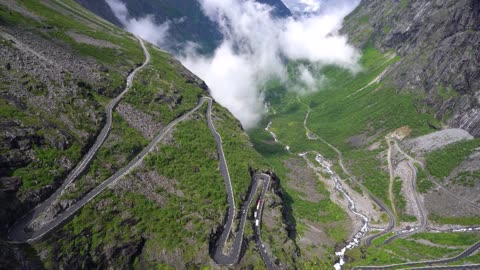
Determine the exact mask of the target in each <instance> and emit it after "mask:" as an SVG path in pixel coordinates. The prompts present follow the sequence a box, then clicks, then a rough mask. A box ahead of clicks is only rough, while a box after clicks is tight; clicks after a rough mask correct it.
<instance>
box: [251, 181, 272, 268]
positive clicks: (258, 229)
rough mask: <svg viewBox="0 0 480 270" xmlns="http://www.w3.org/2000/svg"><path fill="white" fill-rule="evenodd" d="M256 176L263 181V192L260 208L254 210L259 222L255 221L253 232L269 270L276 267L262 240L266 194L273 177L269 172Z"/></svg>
mask: <svg viewBox="0 0 480 270" xmlns="http://www.w3.org/2000/svg"><path fill="white" fill-rule="evenodd" d="M256 178H260V179H261V180H262V181H263V188H262V193H261V194H260V198H259V200H260V205H259V207H258V209H256V210H254V211H256V212H257V214H256V217H257V220H258V223H254V227H253V232H254V234H255V242H256V243H257V248H258V250H259V252H260V256H261V257H262V260H263V262H264V263H265V267H266V268H267V269H268V270H273V269H275V265H274V264H273V263H272V259H271V258H270V256H269V255H268V253H267V250H266V249H265V244H264V243H263V240H262V231H261V229H262V216H263V207H264V205H265V194H266V193H267V190H268V187H269V186H270V180H271V177H270V175H268V174H257V175H256ZM255 222H256V221H255Z"/></svg>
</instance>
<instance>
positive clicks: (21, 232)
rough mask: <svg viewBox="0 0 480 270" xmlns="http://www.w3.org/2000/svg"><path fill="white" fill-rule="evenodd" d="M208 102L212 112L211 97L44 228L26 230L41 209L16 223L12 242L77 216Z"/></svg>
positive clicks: (29, 239)
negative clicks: (176, 126) (170, 132)
mask: <svg viewBox="0 0 480 270" xmlns="http://www.w3.org/2000/svg"><path fill="white" fill-rule="evenodd" d="M206 101H207V102H208V104H209V110H211V104H212V99H211V98H209V97H204V98H201V99H200V102H199V103H198V105H197V106H196V107H195V108H194V109H192V110H191V111H189V112H188V113H186V114H185V115H183V116H181V117H179V118H177V119H175V120H174V121H173V122H171V123H170V124H168V125H167V126H166V127H165V128H164V129H163V130H162V131H161V132H160V133H159V134H158V135H157V136H156V137H155V138H154V139H153V140H152V141H151V142H150V144H148V145H147V147H145V148H144V149H143V150H142V152H140V153H139V154H138V155H137V156H136V157H135V158H134V159H133V160H131V161H130V162H129V163H128V164H127V165H126V166H125V167H123V168H122V169H120V170H119V171H117V172H116V173H115V174H114V175H112V176H111V177H110V178H108V179H107V180H105V181H104V182H103V183H101V184H100V185H98V186H97V187H96V188H94V189H93V190H92V191H90V192H89V193H87V195H85V197H83V198H82V199H81V200H79V201H78V202H76V203H75V204H74V205H72V206H70V207H69V208H68V209H67V210H65V212H63V213H62V214H60V215H58V216H57V217H55V218H54V219H53V220H51V221H50V222H49V223H47V224H45V225H44V226H43V227H41V228H40V229H38V230H37V231H30V230H28V231H27V230H25V228H26V227H27V226H28V225H29V224H30V223H31V221H32V220H34V218H35V217H36V216H34V214H35V213H37V214H40V212H39V211H38V209H40V208H37V209H35V211H34V212H30V213H29V214H27V215H26V216H24V217H23V218H21V219H20V221H18V222H17V223H15V225H14V226H13V227H12V229H11V230H10V232H9V240H10V242H14V243H24V242H33V241H35V240H38V239H40V238H41V237H42V236H44V235H45V234H47V233H49V232H50V231H52V230H53V229H55V228H56V227H57V226H59V225H60V224H62V223H63V222H64V221H65V220H67V219H68V218H69V217H71V216H72V215H73V214H75V213H76V212H77V211H78V210H80V209H81V208H82V207H83V206H84V205H85V204H87V203H88V202H90V201H91V200H93V199H94V198H95V197H96V196H98V194H100V193H101V192H102V191H103V190H105V189H106V188H107V187H108V186H109V185H110V184H111V183H113V182H115V181H116V180H119V179H121V178H122V177H124V176H125V175H127V174H128V173H129V172H131V171H132V170H133V169H134V168H135V167H137V166H138V165H139V164H140V163H141V162H142V161H143V160H144V159H145V157H146V156H147V154H148V153H150V152H151V151H152V150H153V149H154V148H155V146H156V144H157V143H158V142H160V141H161V140H162V139H163V138H164V137H165V136H166V135H167V133H168V132H169V131H170V130H171V129H172V128H173V127H174V126H175V125H177V124H178V123H179V122H181V121H183V120H185V119H187V118H188V117H189V116H190V115H191V114H193V113H194V112H195V111H197V110H198V109H199V108H200V107H201V106H202V105H203V104H204V102H206ZM47 207H48V205H45V208H42V209H46V208H47Z"/></svg>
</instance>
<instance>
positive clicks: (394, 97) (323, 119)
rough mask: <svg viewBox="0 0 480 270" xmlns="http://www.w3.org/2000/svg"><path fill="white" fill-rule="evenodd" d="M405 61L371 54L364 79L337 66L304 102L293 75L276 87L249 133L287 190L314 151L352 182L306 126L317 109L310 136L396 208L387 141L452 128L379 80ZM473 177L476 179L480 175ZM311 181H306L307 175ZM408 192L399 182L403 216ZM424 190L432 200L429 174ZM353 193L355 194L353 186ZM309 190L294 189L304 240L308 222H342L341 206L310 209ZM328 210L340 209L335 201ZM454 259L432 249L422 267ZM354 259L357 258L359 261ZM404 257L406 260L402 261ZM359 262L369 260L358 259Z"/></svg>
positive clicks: (365, 55)
mask: <svg viewBox="0 0 480 270" xmlns="http://www.w3.org/2000/svg"><path fill="white" fill-rule="evenodd" d="M399 59H400V58H399V57H398V56H395V55H394V53H393V52H391V51H387V52H385V53H381V52H380V51H378V50H376V49H374V48H373V47H371V46H367V47H366V48H365V49H364V50H363V51H362V58H361V60H360V65H361V67H362V69H361V71H359V72H357V73H352V72H350V71H348V70H345V69H342V68H338V67H332V66H327V67H324V68H322V69H320V70H316V71H315V70H312V71H314V72H317V73H318V75H324V76H325V77H326V80H325V82H324V83H323V84H322V85H321V86H320V87H319V88H318V89H316V90H315V91H314V92H311V93H307V94H304V95H300V94H297V93H295V92H293V91H290V90H289V84H290V83H291V82H294V81H295V75H294V73H293V72H292V75H291V76H292V77H291V82H289V83H286V84H280V83H278V82H276V81H272V82H270V83H269V84H268V85H267V92H266V97H267V98H266V101H267V102H268V104H269V105H270V110H269V114H268V116H267V117H265V119H264V120H263V122H262V125H261V126H260V127H258V128H257V129H253V130H251V131H249V134H250V135H251V138H252V140H253V142H254V145H255V148H256V149H257V150H258V151H259V152H260V153H261V154H262V155H263V156H264V157H265V158H266V159H267V160H269V161H270V162H271V163H272V164H273V167H274V169H275V170H276V171H277V172H278V173H279V175H281V178H282V179H284V181H285V184H284V185H285V186H288V185H289V183H295V182H298V181H299V179H298V178H295V177H294V175H292V174H289V172H290V171H291V168H289V166H288V165H286V164H287V163H288V161H289V160H291V159H293V158H294V157H295V156H296V155H297V154H299V153H302V152H306V151H318V152H320V153H321V154H322V155H324V156H325V157H327V158H329V159H331V160H333V161H334V168H335V170H336V172H337V173H338V174H340V175H343V177H344V178H346V177H345V175H344V174H343V172H342V170H341V168H340V166H338V163H337V161H336V160H337V159H338V156H337V153H335V152H334V151H333V150H332V149H331V148H330V147H328V146H327V145H326V144H324V143H323V142H322V141H321V140H308V139H307V136H306V130H305V128H304V120H305V116H306V114H307V112H308V110H309V109H310V115H309V118H308V121H307V126H308V128H309V130H310V131H311V132H313V133H315V134H317V135H318V136H320V137H321V138H322V139H324V140H325V141H327V142H329V143H331V144H332V145H334V146H335V147H337V148H338V149H339V150H340V151H341V152H342V154H343V159H344V163H345V165H346V167H347V169H348V170H349V171H350V172H351V173H352V174H353V175H354V176H355V177H356V178H357V179H358V180H359V181H360V182H362V183H363V184H364V185H365V186H366V187H367V188H368V189H369V190H370V191H371V192H372V193H373V194H374V195H375V196H377V197H378V198H380V199H381V200H382V201H384V202H385V204H386V205H391V203H390V198H389V196H388V187H389V173H388V169H387V159H386V150H387V148H388V145H387V143H386V141H385V139H384V137H385V136H386V135H387V134H388V133H390V132H392V131H394V130H396V129H398V128H400V127H403V126H408V127H409V128H410V129H411V130H412V132H411V134H409V136H410V137H417V136H420V135H424V134H428V133H431V132H434V131H435V129H434V127H435V126H441V125H442V124H444V123H442V122H441V121H439V120H437V119H435V117H434V111H433V110H432V109H430V108H429V107H427V106H425V105H424V103H423V102H421V100H422V98H423V96H422V95H421V94H415V92H414V91H412V92H397V91H396V89H395V88H394V87H392V86H391V84H390V83H389V77H388V76H387V77H385V78H383V77H382V80H380V81H378V78H379V76H381V75H382V74H383V72H384V71H385V70H386V69H388V68H389V67H391V65H392V64H394V63H396V62H397V61H398V60H399ZM295 66H296V63H292V64H291V67H290V70H295ZM269 122H271V123H272V124H271V127H270V130H271V131H272V132H274V133H275V134H276V135H277V137H278V140H279V141H280V142H281V143H280V144H278V143H275V142H274V141H273V138H272V136H271V135H270V134H269V133H268V132H267V131H265V130H264V127H266V126H267V124H268V123H269ZM285 145H288V146H289V147H290V151H291V153H288V152H287V151H286V150H285ZM477 147H478V142H477V140H474V141H469V142H462V143H459V144H456V145H452V146H449V147H447V148H445V149H442V150H439V151H437V152H432V153H431V154H429V155H428V156H427V157H426V159H427V160H426V161H427V170H428V171H431V173H432V174H434V175H437V174H442V176H448V174H449V173H450V172H451V171H452V170H453V169H454V168H456V167H458V166H459V165H460V164H461V163H462V162H463V161H464V160H465V159H466V158H467V157H468V156H469V155H470V154H471V153H473V152H474V149H475V148H477ZM304 166H306V165H304ZM470 174H471V175H475V172H472V173H470ZM470 174H469V175H465V177H464V178H465V179H464V180H462V179H463V178H462V179H460V178H459V179H460V180H458V181H464V182H467V184H468V182H469V181H470V182H471V181H472V177H471V176H470ZM303 177H306V176H305V175H303ZM347 183H349V182H347ZM350 184H351V183H350ZM402 185H404V183H402V182H401V181H400V179H398V178H395V179H394V185H393V193H394V194H396V197H397V199H396V200H395V205H396V207H397V208H398V209H397V210H399V212H404V211H405V207H406V199H405V198H404V197H403V195H402V193H401V190H402ZM418 185H419V188H420V191H421V192H427V191H428V190H429V189H431V188H432V185H433V183H432V182H430V181H429V180H428V179H427V178H426V176H425V173H424V172H423V171H422V170H420V172H419V175H418ZM353 188H355V187H354V186H353ZM305 190H307V188H305V189H304V190H303V191H299V190H294V189H289V188H287V189H286V192H287V193H288V195H289V197H291V198H292V199H291V205H292V208H293V213H294V217H295V219H296V221H297V231H298V232H300V234H301V232H302V230H304V228H305V223H306V222H305V219H306V221H314V220H319V219H320V220H322V219H323V218H324V217H325V215H327V216H328V213H331V214H333V213H335V214H338V213H341V212H342V211H341V210H340V209H338V206H336V205H334V206H335V207H328V206H326V205H324V204H322V203H321V202H319V203H318V204H312V203H309V202H307V201H306V200H305V192H306V191H305ZM328 203H329V204H332V203H331V202H330V201H329V202H328ZM431 218H435V220H436V221H441V220H444V219H447V218H443V217H442V218H440V217H435V216H431ZM335 220H338V221H342V222H345V221H346V218H345V217H343V218H342V215H340V214H338V217H337V219H330V218H327V219H326V220H325V222H324V224H331V223H332V222H335ZM399 220H401V221H415V220H416V219H415V217H412V216H408V215H404V214H402V215H401V216H399ZM468 221H471V222H468ZM444 222H445V221H444ZM472 222H473V223H475V222H476V221H475V220H474V219H472V218H463V217H462V218H461V217H459V218H456V219H455V223H456V224H473V223H472ZM307 223H308V222H307ZM307 228H308V227H307ZM327 233H329V234H330V236H331V237H333V238H334V239H335V240H337V241H339V240H341V238H342V237H346V235H345V234H341V233H338V232H328V231H327ZM440 237H442V236H440ZM299 239H301V235H300V236H298V237H297V240H299ZM412 243H413V242H411V240H398V241H395V242H394V244H392V249H391V251H388V252H387V253H385V252H386V251H382V252H384V253H385V254H384V256H383V255H379V254H376V252H380V251H381V250H383V249H384V247H381V248H380V247H379V249H378V250H377V249H375V248H369V249H367V253H370V252H372V253H375V254H376V255H370V256H367V257H369V258H373V260H375V261H371V260H370V259H369V260H363V261H362V262H361V264H364V265H368V264H370V263H375V264H379V265H380V264H382V263H394V262H397V261H398V262H401V261H403V259H401V258H403V256H407V257H408V256H410V255H408V254H414V253H415V252H416V251H412V250H411V249H410V248H414V247H416V244H412ZM388 248H390V247H388ZM362 250H363V249H362ZM447 251H448V252H450V251H449V250H447V249H443V250H441V249H439V250H438V251H437V250H434V249H430V252H431V254H423V253H422V254H423V255H419V257H418V259H421V258H429V256H430V257H432V258H435V256H437V255H441V254H442V256H443V254H444V252H447ZM457 251H459V250H457ZM359 252H360V250H358V249H357V250H356V251H353V253H359ZM403 252H406V253H403ZM332 254H333V252H332ZM392 254H395V255H394V257H392ZM402 254H403V255H402ZM451 254H454V252H453V251H452V252H451ZM351 256H353V257H355V256H357V255H351ZM362 256H363V255H362ZM382 256H383V257H382ZM397 257H398V259H395V258H397ZM382 258H383V259H382ZM408 258H410V257H408ZM332 260H333V259H332ZM355 260H361V259H359V258H358V257H355ZM382 260H383V261H382ZM310 264H313V265H321V264H322V262H310V263H307V264H306V265H307V266H308V265H310ZM359 264H360V262H359Z"/></svg>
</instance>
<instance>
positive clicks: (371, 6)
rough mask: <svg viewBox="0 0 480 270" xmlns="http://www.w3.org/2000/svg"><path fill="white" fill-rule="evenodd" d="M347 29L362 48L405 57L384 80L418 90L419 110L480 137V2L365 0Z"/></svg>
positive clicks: (400, 86)
mask: <svg viewBox="0 0 480 270" xmlns="http://www.w3.org/2000/svg"><path fill="white" fill-rule="evenodd" d="M343 31H344V32H345V33H347V34H348V35H349V37H350V40H351V41H352V42H354V43H355V44H356V45H357V46H359V47H365V46H374V47H375V48H377V49H380V50H382V51H389V50H392V51H394V52H395V53H396V54H397V55H399V56H400V57H401V60H400V61H399V62H398V63H397V64H395V65H394V66H392V67H391V68H389V69H388V70H387V72H386V74H385V76H384V78H385V79H384V81H386V82H388V83H389V84H391V85H393V86H394V87H395V88H397V89H399V91H412V92H415V93H418V95H419V96H420V97H421V100H422V101H421V102H419V104H417V105H416V106H417V107H418V109H419V110H420V111H421V110H425V109H428V108H429V109H433V113H434V114H435V117H436V118H437V119H439V120H443V121H444V122H445V123H446V124H448V125H449V126H451V127H460V128H462V129H466V130H468V131H469V132H470V133H471V134H473V135H474V136H476V137H479V136H480V46H479V44H480V2H479V1H476V0H461V1H444V0H435V1H420V0H409V1H406V0H405V1H397V0H388V1H374V0H363V1H362V2H361V4H360V5H359V6H358V8H357V9H356V10H355V11H354V12H353V13H352V14H351V15H349V16H348V17H347V18H346V20H345V23H344V28H343ZM425 104H426V105H428V106H427V107H425V108H424V105H425Z"/></svg>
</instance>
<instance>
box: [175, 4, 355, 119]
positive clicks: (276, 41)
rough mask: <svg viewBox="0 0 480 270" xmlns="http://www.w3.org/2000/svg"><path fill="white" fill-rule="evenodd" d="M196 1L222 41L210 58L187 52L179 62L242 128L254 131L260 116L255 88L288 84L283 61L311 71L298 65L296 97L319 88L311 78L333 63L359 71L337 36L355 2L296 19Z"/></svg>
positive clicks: (257, 7) (262, 8)
mask: <svg viewBox="0 0 480 270" xmlns="http://www.w3.org/2000/svg"><path fill="white" fill-rule="evenodd" d="M199 2H200V3H201V5H202V7H203V9H204V13H205V14H206V15H207V16H209V17H210V19H212V20H213V21H215V22H217V23H218V24H219V25H220V27H221V30H222V32H223V34H224V36H225V39H224V41H223V43H222V44H221V45H220V47H219V48H218V49H217V50H216V51H215V53H214V54H213V55H212V56H211V57H204V56H201V55H198V54H195V53H192V52H191V51H189V52H187V53H185V54H184V55H182V56H181V57H180V59H181V61H182V62H183V63H184V64H185V65H186V66H187V67H188V68H189V69H191V70H192V71H193V72H195V73H196V74H198V75H199V76H200V77H201V78H202V79H204V80H205V81H206V82H207V84H208V85H209V87H210V88H211V91H212V95H213V97H214V98H215V99H216V100H217V101H218V102H220V103H221V104H222V105H224V106H226V107H227V108H228V109H229V110H230V111H231V112H232V113H233V114H234V115H235V116H236V117H237V118H238V119H239V120H240V121H241V122H242V124H243V126H244V127H245V128H250V127H254V126H255V125H256V124H257V123H258V121H259V120H260V119H261V117H262V113H263V112H264V105H263V103H264V100H263V95H262V92H261V91H260V90H261V89H263V86H264V84H265V83H266V82H267V81H268V80H270V79H272V78H277V79H280V80H282V81H286V80H287V78H288V74H287V69H286V66H285V63H286V62H287V61H296V60H301V61H308V62H311V63H314V65H313V66H314V67H316V68H313V69H308V68H306V67H305V66H302V65H300V66H299V67H298V70H297V73H298V75H299V78H298V80H297V81H298V84H295V85H292V86H291V87H290V88H291V90H293V91H298V92H300V93H305V92H309V91H313V90H315V89H318V87H319V84H320V83H321V81H322V80H323V77H322V76H320V75H318V76H315V75H314V74H313V73H314V72H315V70H318V67H321V66H323V65H328V64H334V65H339V66H342V67H344V68H347V69H350V70H352V71H355V70H357V69H358V66H357V60H358V58H359V53H358V51H356V50H355V49H354V48H353V47H352V46H350V45H349V44H348V43H347V38H346V37H345V36H341V35H339V34H338V30H339V28H340V27H341V22H342V20H343V18H344V16H345V15H347V14H348V13H349V12H350V11H351V10H352V9H353V8H355V6H356V5H357V4H358V3H357V1H349V3H350V4H346V3H347V1H341V2H342V4H341V5H338V6H329V7H328V10H326V11H325V12H320V10H317V11H318V12H317V13H315V14H313V15H312V14H311V15H309V16H303V17H297V18H275V17H272V15H271V11H272V8H271V7H270V6H268V5H264V4H259V3H257V2H255V1H249V0H248V1H240V0H199ZM310 2H311V3H310V4H312V5H313V4H314V3H313V2H312V1H310ZM331 5H334V4H331ZM320 6H321V4H320V3H319V4H318V8H319V9H320Z"/></svg>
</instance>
